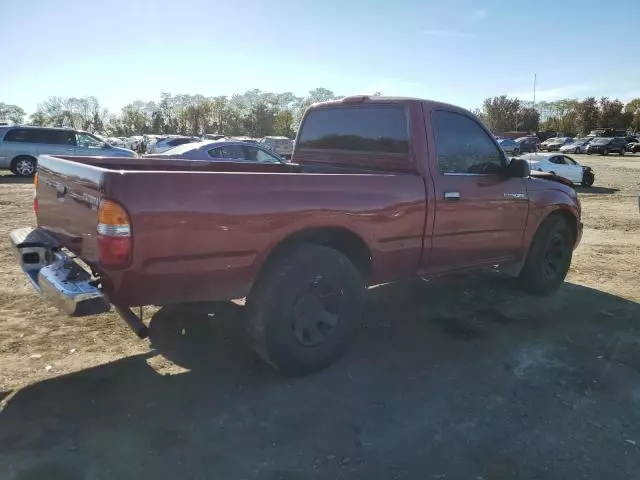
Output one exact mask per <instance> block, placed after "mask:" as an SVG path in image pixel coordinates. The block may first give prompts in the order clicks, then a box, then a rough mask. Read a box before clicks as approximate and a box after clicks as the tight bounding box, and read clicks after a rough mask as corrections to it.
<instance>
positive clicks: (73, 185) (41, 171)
mask: <svg viewBox="0 0 640 480" xmlns="http://www.w3.org/2000/svg"><path fill="white" fill-rule="evenodd" d="M103 175H104V170H103V169H101V168H99V167H95V166H93V165H87V164H83V163H77V162H72V161H68V160H65V159H61V158H55V157H50V156H46V155H43V156H40V157H39V158H38V185H37V191H36V199H37V219H38V220H37V221H38V226H39V227H40V228H43V229H45V230H46V231H47V232H48V233H50V234H52V236H53V237H54V238H55V239H56V240H58V241H59V242H60V244H61V245H62V246H64V247H66V248H68V249H69V250H70V251H72V252H73V253H75V254H76V255H78V256H80V257H81V258H82V259H83V260H85V261H86V262H88V263H94V262H97V260H98V244H97V225H98V206H99V204H100V200H101V199H102V192H103V188H102V187H103Z"/></svg>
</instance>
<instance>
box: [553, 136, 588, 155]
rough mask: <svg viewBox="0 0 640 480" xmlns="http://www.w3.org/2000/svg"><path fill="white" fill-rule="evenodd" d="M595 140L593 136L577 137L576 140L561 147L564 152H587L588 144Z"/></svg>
mask: <svg viewBox="0 0 640 480" xmlns="http://www.w3.org/2000/svg"><path fill="white" fill-rule="evenodd" d="M591 140H593V139H592V138H589V137H585V138H576V140H575V141H573V142H571V143H568V144H566V145H563V146H561V147H560V151H561V152H563V153H587V145H589V142H591Z"/></svg>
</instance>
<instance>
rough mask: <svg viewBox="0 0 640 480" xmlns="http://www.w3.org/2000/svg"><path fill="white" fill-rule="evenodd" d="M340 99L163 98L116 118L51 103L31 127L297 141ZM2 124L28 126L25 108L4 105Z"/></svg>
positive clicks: (68, 101) (317, 93) (67, 102)
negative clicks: (322, 107)
mask: <svg viewBox="0 0 640 480" xmlns="http://www.w3.org/2000/svg"><path fill="white" fill-rule="evenodd" d="M337 98H340V96H338V95H335V94H334V93H333V92H332V91H331V90H327V89H326V88H316V89H314V90H311V91H310V92H309V93H308V95H306V96H304V97H299V96H296V95H294V94H293V93H291V92H285V93H269V92H262V91H260V90H257V89H256V90H249V91H247V92H245V93H243V94H236V95H232V96H230V97H227V96H217V97H205V96H204V95H172V94H170V93H162V94H161V95H160V100H159V101H150V102H144V101H140V100H138V101H135V102H133V103H130V104H129V105H126V106H125V107H124V108H122V111H121V112H120V114H114V113H112V112H109V111H108V110H107V109H106V108H104V107H103V106H101V105H100V102H99V101H98V99H97V98H96V97H82V98H75V97H51V98H49V99H47V100H46V101H44V102H42V103H40V104H38V107H37V109H36V111H35V112H34V113H33V114H31V115H30V116H29V118H28V123H30V124H33V125H43V126H51V127H71V128H76V129H80V130H86V131H89V132H96V133H101V134H104V135H108V136H115V137H120V136H131V135H142V134H182V135H202V134H205V133H223V134H225V135H248V136H251V137H264V136H265V135H283V136H286V137H293V136H294V135H295V131H296V129H297V127H298V124H299V123H300V120H301V118H302V114H303V113H304V111H305V110H306V109H307V107H309V105H311V104H312V103H315V102H323V101H327V100H334V99H337ZM0 119H6V120H9V121H11V122H13V123H24V121H25V120H27V118H26V114H25V112H24V110H23V109H22V108H20V107H19V106H17V105H8V104H5V103H0Z"/></svg>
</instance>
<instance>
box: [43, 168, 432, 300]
mask: <svg viewBox="0 0 640 480" xmlns="http://www.w3.org/2000/svg"><path fill="white" fill-rule="evenodd" d="M37 196H38V203H39V214H38V225H39V226H40V227H41V228H43V229H45V230H46V231H47V232H48V233H50V234H51V235H52V236H54V237H55V238H56V239H57V240H58V241H59V242H60V244H61V246H64V247H66V248H68V249H69V250H71V251H72V252H73V253H75V254H76V255H78V256H80V257H81V258H82V259H83V260H84V261H85V262H86V263H88V264H89V265H91V266H92V267H93V268H94V269H95V270H96V272H97V273H98V274H100V273H102V274H103V275H102V276H103V277H104V278H105V279H106V280H105V285H104V288H105V291H106V292H107V293H108V295H109V297H110V298H112V299H114V301H117V302H118V303H119V304H122V305H145V304H167V303H173V302H174V301H180V302H184V301H206V300H220V299H228V298H240V297H243V296H245V295H246V294H247V292H248V290H249V288H250V287H251V283H252V281H253V279H254V278H255V277H256V275H257V272H258V271H259V269H260V268H261V266H262V264H263V262H264V261H265V259H266V257H267V255H268V254H269V253H270V252H271V250H272V249H273V248H274V247H275V246H276V245H277V244H279V243H280V242H281V241H283V240H285V239H287V238H288V237H289V236H291V235H294V234H295V235H299V234H300V232H309V231H313V230H317V229H323V228H331V229H334V230H335V229H343V230H344V232H348V234H352V235H355V236H357V237H359V238H360V239H361V240H362V241H363V243H364V244H366V245H367V246H368V247H369V249H370V250H371V256H372V257H373V258H375V262H374V263H373V266H372V269H371V272H369V278H368V280H369V281H370V282H371V283H377V282H378V281H381V280H383V281H390V280H393V279H396V278H402V277H406V276H408V275H411V274H412V273H413V272H415V271H416V269H417V268H418V266H419V264H420V260H421V255H422V249H423V233H424V225H425V217H426V202H425V199H426V192H425V183H424V181H423V179H422V177H421V176H419V175H416V174H412V173H389V172H372V171H366V170H353V169H344V168H338V167H335V166H334V167H331V166H327V167H323V166H318V165H308V166H300V165H292V164H283V165H277V164H255V163H241V162H193V161H189V160H181V159H167V160H164V159H163V160H160V159H145V158H139V159H126V160H124V159H121V158H105V157H53V156H42V157H40V158H39V187H38V192H37ZM103 199H110V200H115V201H117V202H119V203H120V204H121V205H122V206H124V207H125V209H126V210H127V212H128V213H129V215H130V217H131V224H132V237H133V262H132V264H131V265H130V266H129V267H128V268H126V269H123V270H108V271H107V270H106V269H104V268H103V267H102V266H101V265H100V264H99V262H98V258H97V247H96V245H97V239H96V229H97V208H98V205H99V203H100V201H101V200H103ZM345 234H347V233H345ZM382 272H384V278H383V277H382Z"/></svg>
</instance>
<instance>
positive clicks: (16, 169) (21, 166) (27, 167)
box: [11, 155, 37, 177]
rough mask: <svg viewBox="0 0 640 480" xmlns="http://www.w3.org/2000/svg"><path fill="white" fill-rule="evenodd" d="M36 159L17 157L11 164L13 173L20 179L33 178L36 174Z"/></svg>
mask: <svg viewBox="0 0 640 480" xmlns="http://www.w3.org/2000/svg"><path fill="white" fill-rule="evenodd" d="M36 165H37V162H36V159H35V158H33V157H28V156H26V155H25V156H20V157H16V158H15V159H14V160H13V163H12V164H11V171H12V172H13V173H14V174H15V175H18V176H19V177H32V176H33V175H34V174H35V173H36Z"/></svg>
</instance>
